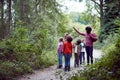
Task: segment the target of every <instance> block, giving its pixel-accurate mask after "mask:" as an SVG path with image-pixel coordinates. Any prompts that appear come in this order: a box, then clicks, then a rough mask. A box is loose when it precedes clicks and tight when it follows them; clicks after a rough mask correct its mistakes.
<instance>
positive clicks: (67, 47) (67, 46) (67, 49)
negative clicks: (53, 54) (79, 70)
mask: <svg viewBox="0 0 120 80" xmlns="http://www.w3.org/2000/svg"><path fill="white" fill-rule="evenodd" d="M63 53H64V54H72V43H70V42H68V41H65V42H64V45H63Z"/></svg>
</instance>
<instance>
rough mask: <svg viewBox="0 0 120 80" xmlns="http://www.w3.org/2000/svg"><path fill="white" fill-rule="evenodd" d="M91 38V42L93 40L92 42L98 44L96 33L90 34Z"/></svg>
mask: <svg viewBox="0 0 120 80" xmlns="http://www.w3.org/2000/svg"><path fill="white" fill-rule="evenodd" d="M90 37H91V40H92V42H96V41H97V39H98V38H97V35H96V34H95V33H91V34H90Z"/></svg>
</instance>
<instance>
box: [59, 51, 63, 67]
mask: <svg viewBox="0 0 120 80" xmlns="http://www.w3.org/2000/svg"><path fill="white" fill-rule="evenodd" d="M62 56H63V53H58V65H62Z"/></svg>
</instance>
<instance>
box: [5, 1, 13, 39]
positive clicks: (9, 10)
mask: <svg viewBox="0 0 120 80" xmlns="http://www.w3.org/2000/svg"><path fill="white" fill-rule="evenodd" d="M11 19H12V16H11V0H8V25H7V29H6V31H7V32H6V37H9V36H10V27H11Z"/></svg>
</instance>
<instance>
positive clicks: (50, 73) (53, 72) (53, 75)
mask: <svg viewBox="0 0 120 80" xmlns="http://www.w3.org/2000/svg"><path fill="white" fill-rule="evenodd" d="M85 56H86V55H85ZM93 57H94V61H95V60H98V59H99V58H100V57H101V51H100V50H96V49H94V50H93ZM56 67H57V66H56V65H55V66H50V67H49V68H45V69H42V70H41V69H40V70H37V71H34V73H33V74H30V75H24V76H22V77H21V78H19V79H18V80H66V79H67V78H68V77H70V76H71V75H72V76H73V75H74V74H75V73H77V72H78V71H79V70H83V67H84V65H82V66H80V67H78V68H74V59H71V71H70V72H64V70H63V69H56Z"/></svg>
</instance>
